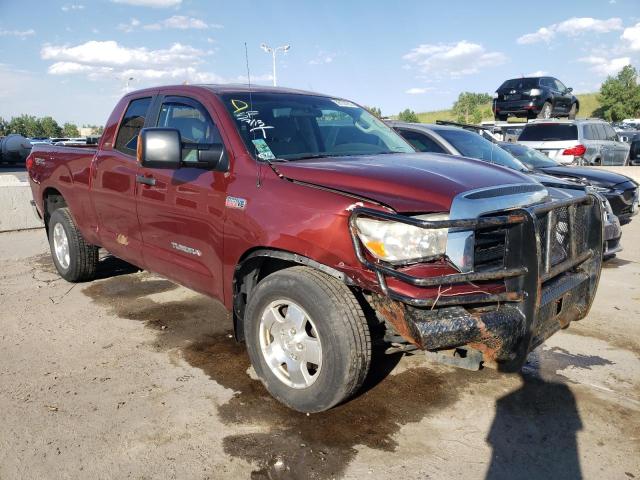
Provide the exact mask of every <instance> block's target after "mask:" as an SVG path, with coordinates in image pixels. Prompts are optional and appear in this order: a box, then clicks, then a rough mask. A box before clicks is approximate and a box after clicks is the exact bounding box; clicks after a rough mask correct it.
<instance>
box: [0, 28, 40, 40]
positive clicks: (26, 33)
mask: <svg viewBox="0 0 640 480" xmlns="http://www.w3.org/2000/svg"><path fill="white" fill-rule="evenodd" d="M35 34H36V31H35V30H34V29H32V28H30V29H29V30H3V29H0V37H18V38H26V37H30V36H31V35H35Z"/></svg>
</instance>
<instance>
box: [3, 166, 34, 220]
mask: <svg viewBox="0 0 640 480" xmlns="http://www.w3.org/2000/svg"><path fill="white" fill-rule="evenodd" d="M31 199H32V196H31V188H30V187H29V183H28V182H25V181H22V180H20V179H19V178H17V177H16V176H14V175H2V176H0V232H9V231H12V230H28V229H31V228H42V227H43V226H44V224H43V222H42V221H41V220H40V219H38V217H37V216H36V215H35V213H34V211H33V208H32V207H31V203H30V201H31Z"/></svg>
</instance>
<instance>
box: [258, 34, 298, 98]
mask: <svg viewBox="0 0 640 480" xmlns="http://www.w3.org/2000/svg"><path fill="white" fill-rule="evenodd" d="M260 48H261V49H262V50H264V51H265V52H267V53H270V54H271V58H272V59H273V86H274V87H275V86H277V81H276V52H278V51H279V50H280V51H282V52H287V51H288V50H289V49H290V48H291V45H282V46H281V47H276V48H271V47H270V46H269V45H267V44H266V43H263V44H262V45H260Z"/></svg>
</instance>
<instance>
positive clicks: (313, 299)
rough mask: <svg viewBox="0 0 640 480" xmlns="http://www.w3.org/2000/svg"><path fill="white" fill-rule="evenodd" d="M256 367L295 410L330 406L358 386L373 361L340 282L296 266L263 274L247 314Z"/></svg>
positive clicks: (364, 329) (360, 318) (353, 302)
mask: <svg viewBox="0 0 640 480" xmlns="http://www.w3.org/2000/svg"><path fill="white" fill-rule="evenodd" d="M244 330H245V336H246V342H247V350H248V352H249V357H250V358H251V363H252V364H253V368H254V369H255V371H256V374H257V375H258V377H259V378H260V380H261V381H262V383H263V384H264V386H265V387H266V389H267V390H268V391H269V393H271V395H273V396H274V397H275V398H276V399H277V400H278V401H280V402H282V403H284V404H285V405H287V406H288V407H290V408H292V409H294V410H297V411H299V412H305V413H314V412H321V411H324V410H328V409H330V408H331V407H333V406H335V405H337V404H339V403H340V402H342V401H344V400H346V399H348V398H349V397H351V396H352V395H353V394H355V393H356V392H357V391H358V389H359V388H360V387H361V386H362V383H363V382H364V379H365V377H366V375H367V373H368V370H369V365H370V363H371V339H370V334H369V328H368V325H367V320H366V318H365V315H364V313H363V311H362V308H361V307H360V304H359V303H358V301H357V299H356V298H355V296H354V295H353V293H352V292H351V290H350V289H349V287H347V286H346V285H345V284H344V283H342V282H341V281H339V280H338V279H336V278H333V277H331V276H329V275H327V274H325V273H322V272H320V271H318V270H315V269H312V268H309V267H303V266H296V267H292V268H287V269H285V270H280V271H278V272H275V273H273V274H271V275H269V276H267V277H266V278H264V279H263V280H262V281H261V282H260V283H259V284H258V285H257V287H256V288H255V290H254V291H253V292H252V293H251V297H250V298H249V302H248V304H247V309H246V312H245V317H244Z"/></svg>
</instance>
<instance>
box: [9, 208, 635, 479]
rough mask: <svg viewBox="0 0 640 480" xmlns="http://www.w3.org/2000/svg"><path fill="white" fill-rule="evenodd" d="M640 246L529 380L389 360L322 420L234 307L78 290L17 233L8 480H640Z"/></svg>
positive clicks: (102, 286)
mask: <svg viewBox="0 0 640 480" xmlns="http://www.w3.org/2000/svg"><path fill="white" fill-rule="evenodd" d="M638 239H640V219H636V220H635V221H634V222H633V223H632V224H631V225H629V226H628V227H625V230H624V237H623V244H624V246H625V250H624V251H623V252H622V253H621V254H619V256H618V258H617V259H614V260H613V261H611V262H609V263H608V264H607V267H606V268H605V270H604V271H603V274H602V280H601V283H600V289H599V291H598V296H597V299H596V302H595V305H594V308H593V309H592V311H591V313H590V315H589V316H588V317H587V318H586V319H585V320H583V321H582V322H580V323H577V324H573V325H572V326H571V327H570V328H569V329H568V330H566V331H562V332H560V333H559V334H557V335H556V336H554V337H553V338H551V339H550V340H549V341H548V342H547V344H546V345H544V346H543V347H541V348H539V349H538V350H537V351H535V352H534V353H533V354H532V355H531V359H530V363H529V364H528V365H527V367H526V369H525V371H524V372H523V374H522V375H513V376H505V375H503V374H498V373H496V372H494V371H492V370H488V369H487V370H483V371H481V372H476V373H472V372H466V371H462V370H456V369H453V368H449V367H444V366H438V365H429V364H427V363H426V361H425V360H424V358H423V357H422V356H414V357H405V358H402V359H400V358H397V357H389V356H384V355H379V356H377V357H376V359H375V365H376V368H375V372H376V374H377V375H374V376H372V378H371V379H370V381H369V382H368V386H367V390H366V391H365V392H364V393H362V394H361V395H360V396H359V397H358V398H356V399H354V400H352V401H351V402H349V403H347V404H346V405H343V406H341V407H338V408H335V409H333V410H331V411H330V412H327V413H323V414H318V415H311V416H307V415H301V414H297V413H294V412H291V411H288V410H286V409H285V408H283V407H281V406H280V405H279V404H277V403H275V401H274V400H272V399H271V397H269V396H268V394H267V393H266V392H265V390H264V389H263V388H262V386H261V384H260V383H259V382H258V381H256V380H254V379H252V376H251V370H250V368H249V362H248V358H247V356H246V354H245V352H244V349H243V347H242V346H239V345H236V344H235V343H234V341H233V340H232V339H231V338H230V337H229V333H230V332H229V329H230V322H229V320H228V318H227V316H226V314H225V312H224V309H223V308H222V307H221V306H220V305H219V304H217V303H216V302H214V301H212V300H210V299H207V298H205V297H202V296H200V295H198V294H195V293H192V292H190V291H188V290H185V289H183V288H181V287H178V286H176V285H175V284H173V283H171V282H168V281H166V280H164V279H161V278H157V277H155V276H153V275H150V274H148V273H146V272H137V271H134V270H132V269H131V268H130V267H128V266H127V265H123V264H122V263H120V262H119V261H117V260H115V259H113V258H106V259H104V260H103V261H102V264H101V270H100V273H101V277H102V279H101V280H97V281H94V282H92V283H88V284H82V285H71V284H69V283H66V282H65V281H63V280H61V279H59V277H58V276H57V275H56V274H55V273H54V271H53V268H52V265H51V262H50V260H49V256H48V253H47V245H46V242H45V241H44V233H43V232H42V231H29V232H23V233H5V234H0V305H1V308H0V479H17V478H38V479H40V478H136V479H142V478H180V479H186V478H195V479H204V478H226V477H229V478H231V477H232V478H343V477H344V478H358V479H362V478H403V479H411V478H421V479H424V478H447V479H448V478H465V479H476V478H491V479H495V478H510V479H514V478H565V479H569V478H579V477H581V476H582V477H584V478H607V479H627V478H640V358H639V356H640V345H639V341H640V322H639V321H638V320H639V318H640V316H639V314H640V242H639V241H638ZM385 376H386V377H385Z"/></svg>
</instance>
